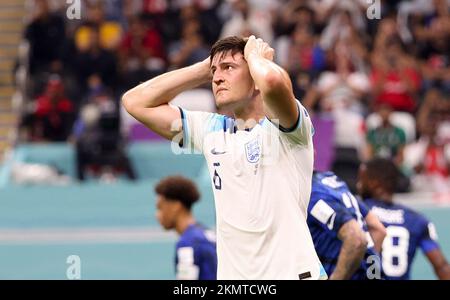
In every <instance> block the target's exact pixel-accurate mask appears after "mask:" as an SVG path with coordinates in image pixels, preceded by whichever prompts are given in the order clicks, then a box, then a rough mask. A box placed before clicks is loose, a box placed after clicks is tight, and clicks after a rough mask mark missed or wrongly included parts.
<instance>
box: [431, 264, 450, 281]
mask: <svg viewBox="0 0 450 300" xmlns="http://www.w3.org/2000/svg"><path fill="white" fill-rule="evenodd" d="M434 271H435V273H436V275H437V276H438V278H439V279H440V280H450V265H449V264H445V265H443V266H441V267H439V268H437V269H435V270H434Z"/></svg>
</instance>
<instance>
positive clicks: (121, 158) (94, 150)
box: [74, 88, 136, 181]
mask: <svg viewBox="0 0 450 300" xmlns="http://www.w3.org/2000/svg"><path fill="white" fill-rule="evenodd" d="M119 119H120V115H119V110H118V105H117V103H115V101H114V100H113V98H112V97H111V94H110V93H108V92H107V91H106V90H105V89H102V88H99V89H98V90H97V91H95V92H93V93H92V94H91V95H90V96H89V101H88V103H87V104H85V105H84V106H83V107H82V108H81V112H80V117H79V119H78V120H77V121H76V123H75V126H74V138H75V141H76V155H77V174H78V179H79V180H84V179H85V178H86V175H85V172H87V171H90V172H91V175H92V176H94V177H100V178H101V179H102V178H103V179H105V180H108V181H114V180H115V179H116V178H117V175H118V174H120V173H125V174H126V175H127V176H128V178H129V179H131V180H134V179H136V175H135V173H134V171H133V169H132V167H131V164H130V162H129V160H128V158H127V157H126V155H125V150H124V141H123V139H122V137H121V135H120V122H119Z"/></svg>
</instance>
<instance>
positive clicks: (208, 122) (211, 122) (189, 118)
mask: <svg viewBox="0 0 450 300" xmlns="http://www.w3.org/2000/svg"><path fill="white" fill-rule="evenodd" d="M180 112H181V119H182V124H183V138H182V141H181V145H182V147H183V148H185V149H186V150H188V151H190V152H189V153H198V154H200V153H202V152H203V140H204V138H205V136H206V134H207V133H208V132H211V131H212V130H213V129H214V128H215V127H216V126H222V125H220V124H219V123H220V121H221V119H220V116H219V115H217V114H213V113H209V112H202V111H189V110H185V109H182V108H180Z"/></svg>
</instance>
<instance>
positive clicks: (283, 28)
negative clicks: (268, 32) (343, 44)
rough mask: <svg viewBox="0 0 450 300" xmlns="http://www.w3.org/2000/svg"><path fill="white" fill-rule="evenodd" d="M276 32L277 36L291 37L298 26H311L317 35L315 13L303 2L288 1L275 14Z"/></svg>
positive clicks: (296, 0)
mask: <svg viewBox="0 0 450 300" xmlns="http://www.w3.org/2000/svg"><path fill="white" fill-rule="evenodd" d="M273 26H274V31H275V35H276V36H283V35H287V36H289V35H291V34H292V32H293V31H294V29H295V27H296V26H310V27H312V28H313V31H314V32H315V33H317V32H318V31H319V29H318V28H317V25H316V22H315V13H314V11H313V10H312V9H311V8H310V7H309V6H307V5H304V3H303V2H302V1H298V0H288V1H287V3H285V4H284V5H283V6H281V7H280V9H279V11H278V13H277V14H275V20H274V25H273Z"/></svg>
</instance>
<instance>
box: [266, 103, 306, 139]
mask: <svg viewBox="0 0 450 300" xmlns="http://www.w3.org/2000/svg"><path fill="white" fill-rule="evenodd" d="M295 102H296V103H297V108H298V111H299V115H298V120H297V123H296V124H295V125H294V126H293V127H292V128H283V127H282V126H281V125H278V124H277V123H276V122H272V121H271V120H269V119H267V120H268V121H269V122H265V123H267V124H270V125H269V126H275V127H277V128H278V132H279V134H280V136H281V137H282V138H284V139H286V140H287V141H288V142H289V143H291V144H299V145H304V146H307V145H309V144H311V143H312V136H313V135H314V127H313V125H312V122H311V118H310V117H309V114H308V111H307V110H306V108H305V107H304V106H303V105H302V104H301V103H300V102H299V101H298V100H295Z"/></svg>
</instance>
